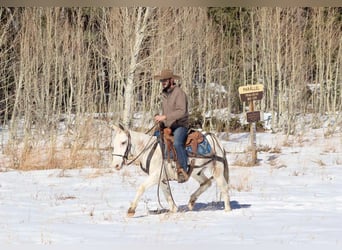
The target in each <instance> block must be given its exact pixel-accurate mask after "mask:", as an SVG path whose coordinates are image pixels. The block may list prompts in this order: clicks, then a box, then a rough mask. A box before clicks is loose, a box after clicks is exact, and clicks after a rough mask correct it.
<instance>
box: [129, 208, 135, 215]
mask: <svg viewBox="0 0 342 250" xmlns="http://www.w3.org/2000/svg"><path fill="white" fill-rule="evenodd" d="M134 214H135V210H134V209H133V208H129V209H128V211H127V216H128V217H133V216H134Z"/></svg>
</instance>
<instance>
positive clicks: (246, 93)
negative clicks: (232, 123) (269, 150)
mask: <svg viewBox="0 0 342 250" xmlns="http://www.w3.org/2000/svg"><path fill="white" fill-rule="evenodd" d="M239 94H240V99H241V101H242V102H247V103H248V105H249V112H247V113H246V115H247V122H249V124H250V143H251V149H250V151H251V164H253V165H255V164H256V161H257V150H256V124H255V123H256V122H257V121H260V111H254V101H257V100H261V99H262V97H263V94H264V85H262V84H255V85H246V86H241V87H239Z"/></svg>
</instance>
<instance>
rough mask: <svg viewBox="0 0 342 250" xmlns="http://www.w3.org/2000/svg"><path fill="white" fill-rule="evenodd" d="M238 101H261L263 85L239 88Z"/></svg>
mask: <svg viewBox="0 0 342 250" xmlns="http://www.w3.org/2000/svg"><path fill="white" fill-rule="evenodd" d="M239 94H240V99H241V101H243V102H250V101H256V100H261V99H262V97H263V94H264V85H262V84H254V85H246V86H241V87H239Z"/></svg>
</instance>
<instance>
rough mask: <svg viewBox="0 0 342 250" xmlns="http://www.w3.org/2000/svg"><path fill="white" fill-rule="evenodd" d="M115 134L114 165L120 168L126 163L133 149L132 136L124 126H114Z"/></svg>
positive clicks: (113, 144)
mask: <svg viewBox="0 0 342 250" xmlns="http://www.w3.org/2000/svg"><path fill="white" fill-rule="evenodd" d="M112 128H113V130H114V132H115V135H114V139H113V143H112V146H113V151H112V166H113V167H115V168H116V169H117V170H120V169H121V168H122V167H123V165H125V164H126V162H127V159H128V155H129V153H130V151H131V138H130V134H129V132H128V131H127V130H125V129H124V128H123V126H121V125H120V126H119V127H117V126H114V125H113V126H112Z"/></svg>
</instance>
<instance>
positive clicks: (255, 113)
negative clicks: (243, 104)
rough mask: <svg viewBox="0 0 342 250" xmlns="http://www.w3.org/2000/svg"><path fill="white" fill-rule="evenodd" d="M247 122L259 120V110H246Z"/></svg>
mask: <svg viewBox="0 0 342 250" xmlns="http://www.w3.org/2000/svg"><path fill="white" fill-rule="evenodd" d="M246 115H247V122H258V121H260V111H253V112H247V113H246Z"/></svg>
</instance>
